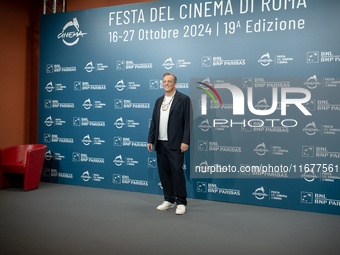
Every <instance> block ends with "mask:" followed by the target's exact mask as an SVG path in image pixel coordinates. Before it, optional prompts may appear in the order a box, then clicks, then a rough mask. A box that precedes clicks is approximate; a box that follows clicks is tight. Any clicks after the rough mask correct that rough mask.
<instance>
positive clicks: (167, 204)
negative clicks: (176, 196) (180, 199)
mask: <svg viewBox="0 0 340 255" xmlns="http://www.w3.org/2000/svg"><path fill="white" fill-rule="evenodd" d="M174 207H175V204H173V203H170V202H168V201H164V202H163V203H162V204H161V205H159V206H157V210H159V211H165V210H168V209H170V208H174Z"/></svg>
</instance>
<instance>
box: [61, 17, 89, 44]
mask: <svg viewBox="0 0 340 255" xmlns="http://www.w3.org/2000/svg"><path fill="white" fill-rule="evenodd" d="M86 34H87V33H83V32H82V31H81V30H79V23H78V20H77V18H73V20H72V21H69V22H67V23H66V25H65V26H64V27H63V31H62V32H61V33H59V34H58V36H57V38H58V39H61V40H62V41H63V43H64V44H65V45H67V46H73V45H76V44H77V43H78V42H79V39H80V38H81V37H84V35H86Z"/></svg>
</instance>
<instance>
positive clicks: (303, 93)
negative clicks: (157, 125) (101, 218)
mask: <svg viewBox="0 0 340 255" xmlns="http://www.w3.org/2000/svg"><path fill="white" fill-rule="evenodd" d="M339 9H340V2H339V1H336V0H327V1H318V0H295V1H288V0H281V1H280V0H261V1H260V0H254V1H251V0H248V1H247V0H229V1H228V0H224V1H221V0H218V1H191V0H183V1H177V0H176V1H173V0H172V1H170V0H164V1H157V2H149V3H141V4H132V5H122V6H114V7H107V8H98V9H91V10H82V11H76V12H66V13H58V14H49V15H43V16H41V29H40V64H39V65H40V74H39V124H38V143H41V144H46V145H47V146H48V149H47V153H46V160H45V164H44V170H43V176H42V180H43V181H47V182H55V183H63V184H71V185H81V186H88V187H98V188H108V189H119V190H127V191H136V192H145V193H151V194H162V186H161V184H160V180H159V177H158V172H157V160H156V154H155V152H153V153H149V152H148V150H147V148H146V145H147V137H148V130H149V125H150V118H151V114H152V110H153V106H154V102H155V100H156V99H157V98H158V97H159V96H162V95H163V94H164V90H163V88H162V75H163V73H164V72H167V71H169V72H172V73H174V74H175V75H176V76H177V77H178V83H177V89H178V90H179V91H180V92H182V93H185V94H187V95H189V96H190V98H191V100H192V106H193V116H192V117H193V125H192V140H191V145H190V152H187V153H186V155H185V164H184V166H183V169H184V171H185V175H186V178H187V191H188V197H190V198H198V199H208V200H216V201H225V202H235V203H243V204H251V205H261V206H270V207H276V208H287V209H296V210H304V211H313V212H322V213H330V214H340V192H339V187H340V186H339V184H340V174H339V171H340V170H339V158H340V147H339V143H338V141H339V136H340V121H339V111H340V102H339V96H338V95H339V92H340V78H339V75H338V71H339V66H340V47H339V41H340V40H339V39H340V36H339V26H338V25H339V23H340V17H339V15H338V10H339Z"/></svg>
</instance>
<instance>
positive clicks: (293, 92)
mask: <svg viewBox="0 0 340 255" xmlns="http://www.w3.org/2000/svg"><path fill="white" fill-rule="evenodd" d="M220 80H221V79H219V82H218V83H215V84H214V86H213V85H212V84H211V83H210V79H209V78H207V79H205V80H203V82H197V83H198V84H199V86H198V87H197V88H198V89H200V90H202V91H204V93H202V94H201V100H200V106H201V115H207V114H208V109H209V107H211V109H223V107H222V106H223V104H225V102H224V101H225V100H223V98H222V96H221V95H223V94H222V93H224V90H227V91H228V92H231V95H232V101H233V102H232V110H233V115H235V116H237V115H238V116H243V115H245V100H246V99H245V95H244V93H243V91H242V89H241V88H239V87H237V86H236V85H232V84H231V83H229V82H226V81H224V82H220ZM279 89H281V91H280V92H281V105H279V102H278V100H279V99H278V98H279V96H278V92H279ZM208 95H209V97H210V98H211V101H210V102H211V103H208ZM310 99H311V93H310V91H309V90H308V89H305V88H299V87H282V88H272V100H271V101H272V105H271V107H266V108H265V109H262V108H261V109H257V108H258V107H256V105H255V106H254V103H253V88H252V87H247V106H248V110H249V111H250V112H251V113H252V114H254V115H257V116H267V115H270V114H272V113H274V112H275V111H276V110H278V109H281V116H286V114H287V110H286V109H287V107H290V105H295V106H296V107H297V108H298V109H299V110H300V111H301V112H302V113H303V114H304V115H306V116H311V115H312V114H311V113H310V112H309V111H308V110H307V108H306V107H305V106H304V105H303V104H305V103H307V102H309V101H310ZM222 101H223V103H222ZM212 102H214V103H212ZM213 104H215V106H218V104H220V106H221V107H215V106H213ZM212 106H213V107H212ZM254 121H255V120H253V119H250V120H246V119H242V120H237V121H235V120H233V119H230V120H228V119H214V120H213V123H212V125H213V127H214V128H215V127H216V126H219V125H226V124H228V125H230V127H233V125H234V126H235V125H242V127H243V128H244V127H246V126H249V127H261V126H259V124H258V123H260V124H261V125H262V126H263V125H264V124H265V122H266V123H270V124H271V126H272V127H275V126H277V125H278V123H280V124H281V126H283V127H296V126H297V124H298V122H297V120H294V119H283V120H281V119H265V120H262V121H259V120H258V119H257V122H258V123H257V124H256V126H255V125H254V124H253V123H254Z"/></svg>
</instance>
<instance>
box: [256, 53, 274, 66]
mask: <svg viewBox="0 0 340 255" xmlns="http://www.w3.org/2000/svg"><path fill="white" fill-rule="evenodd" d="M273 61H274V60H272V59H270V55H269V53H266V54H264V55H262V57H261V58H260V59H259V60H258V61H257V62H259V63H260V64H261V65H262V66H269V65H270V63H271V62H273Z"/></svg>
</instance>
